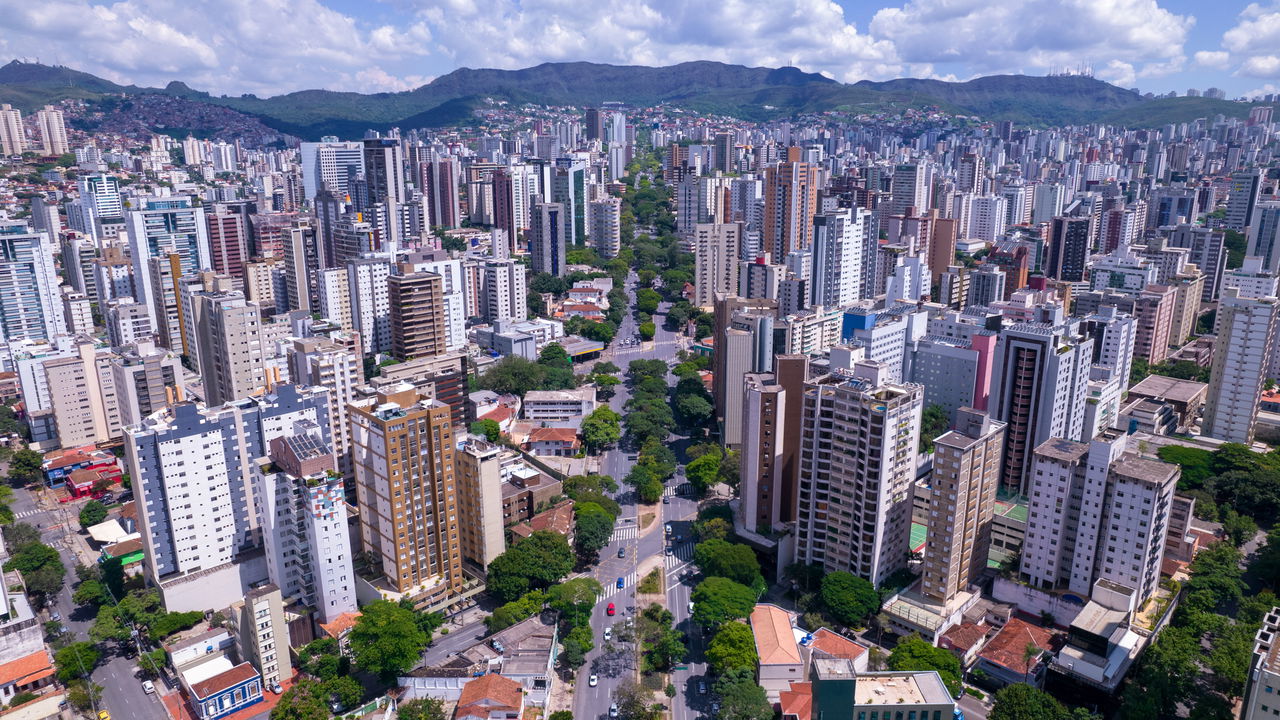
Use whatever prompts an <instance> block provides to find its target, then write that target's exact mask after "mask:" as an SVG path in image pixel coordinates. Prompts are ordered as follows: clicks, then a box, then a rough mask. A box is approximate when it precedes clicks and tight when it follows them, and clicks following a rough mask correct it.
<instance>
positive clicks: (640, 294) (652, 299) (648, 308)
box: [636, 288, 662, 315]
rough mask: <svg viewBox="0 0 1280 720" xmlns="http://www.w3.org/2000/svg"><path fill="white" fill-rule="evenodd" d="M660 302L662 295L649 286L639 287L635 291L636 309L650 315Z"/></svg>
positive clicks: (655, 310)
mask: <svg viewBox="0 0 1280 720" xmlns="http://www.w3.org/2000/svg"><path fill="white" fill-rule="evenodd" d="M661 303H662V296H661V295H659V294H658V293H657V291H655V290H650V289H649V288H641V289H640V290H638V291H637V292H636V310H638V311H640V312H642V313H648V314H650V315H652V314H654V313H655V312H657V311H658V305H659V304H661Z"/></svg>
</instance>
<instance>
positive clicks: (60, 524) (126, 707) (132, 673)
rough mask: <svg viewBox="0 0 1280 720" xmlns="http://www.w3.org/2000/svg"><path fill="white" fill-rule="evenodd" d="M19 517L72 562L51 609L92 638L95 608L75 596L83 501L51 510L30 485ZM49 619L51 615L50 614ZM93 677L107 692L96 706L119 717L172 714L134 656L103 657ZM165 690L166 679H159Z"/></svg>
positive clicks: (76, 634)
mask: <svg viewBox="0 0 1280 720" xmlns="http://www.w3.org/2000/svg"><path fill="white" fill-rule="evenodd" d="M11 507H12V509H13V512H14V515H15V516H17V517H18V522H21V523H27V524H30V525H35V526H38V527H39V528H40V535H41V538H42V539H43V541H44V542H45V544H47V545H50V546H52V547H54V548H56V549H57V550H58V553H59V554H60V555H61V556H62V564H63V565H65V566H66V567H67V575H66V584H65V585H64V586H63V588H62V591H61V592H59V593H58V596H57V600H56V602H55V603H54V606H53V607H51V608H49V610H48V612H57V613H59V614H60V615H61V616H62V624H63V625H64V626H65V627H66V628H67V633H68V634H69V635H70V637H71V640H72V641H80V640H86V641H87V640H89V628H90V627H92V626H93V620H94V615H93V612H92V611H91V610H88V609H86V610H78V609H77V607H76V605H75V603H74V602H72V600H71V593H72V589H71V588H72V585H73V584H74V583H75V582H76V565H80V564H84V561H83V560H81V559H80V558H79V557H77V556H76V552H75V545H73V544H72V539H71V537H70V535H71V534H74V533H77V532H79V529H80V523H79V519H78V518H77V514H78V513H79V505H77V504H74V503H69V504H67V505H62V506H59V507H58V508H57V509H55V510H46V509H43V508H41V507H39V505H38V504H37V503H36V498H35V495H34V494H33V493H32V492H31V491H29V490H26V489H25V488H22V489H17V490H15V491H14V493H13V503H12V505H11ZM46 619H47V618H46ZM92 677H93V682H94V683H96V684H98V685H101V686H102V696H101V700H100V702H99V704H98V707H97V708H96V709H97V710H102V709H106V710H109V711H110V712H111V716H112V717H115V718H139V720H149V719H150V718H156V719H157V720H159V719H162V718H167V717H168V715H167V714H166V713H165V710H164V706H163V705H161V703H160V696H159V694H155V695H148V694H147V693H145V692H143V691H142V679H141V678H140V677H139V676H138V666H137V663H136V662H135V660H134V659H132V658H125V657H120V656H118V655H107V656H104V659H103V662H102V663H101V664H100V665H99V666H98V668H97V669H96V670H94V671H93V675H92ZM156 685H157V688H158V689H163V686H162V683H159V682H157V683H156Z"/></svg>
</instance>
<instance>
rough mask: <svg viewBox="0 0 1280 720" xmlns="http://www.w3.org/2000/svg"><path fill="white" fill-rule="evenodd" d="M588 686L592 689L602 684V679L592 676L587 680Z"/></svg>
mask: <svg viewBox="0 0 1280 720" xmlns="http://www.w3.org/2000/svg"><path fill="white" fill-rule="evenodd" d="M587 684H588V685H590V686H591V687H595V686H597V685H599V684H600V678H598V677H596V676H595V675H592V676H591V677H589V678H587Z"/></svg>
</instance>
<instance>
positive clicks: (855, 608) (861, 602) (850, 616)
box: [821, 570, 880, 627]
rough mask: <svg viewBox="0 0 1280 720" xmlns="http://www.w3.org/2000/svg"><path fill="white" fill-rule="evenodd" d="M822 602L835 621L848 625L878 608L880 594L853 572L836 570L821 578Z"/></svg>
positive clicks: (855, 623)
mask: <svg viewBox="0 0 1280 720" xmlns="http://www.w3.org/2000/svg"><path fill="white" fill-rule="evenodd" d="M821 596H822V604H823V605H824V606H826V608H827V611H828V612H830V613H831V616H832V617H833V618H835V619H836V621H837V622H839V623H841V624H843V625H846V626H848V627H854V626H857V625H859V624H861V623H862V622H863V621H864V620H866V618H867V617H869V616H871V615H874V614H875V613H876V612H878V611H879V610H880V594H879V593H877V592H876V589H875V587H874V586H872V584H871V583H869V582H867V581H866V580H864V579H862V578H860V577H858V576H856V575H854V574H853V573H848V572H844V571H843V570H837V571H836V572H833V573H828V574H827V575H826V576H824V577H823V578H822V591H821Z"/></svg>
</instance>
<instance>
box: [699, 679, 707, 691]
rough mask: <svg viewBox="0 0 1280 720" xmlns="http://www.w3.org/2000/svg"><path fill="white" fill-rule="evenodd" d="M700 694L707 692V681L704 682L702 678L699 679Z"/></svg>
mask: <svg viewBox="0 0 1280 720" xmlns="http://www.w3.org/2000/svg"><path fill="white" fill-rule="evenodd" d="M698 694H699V695H706V694H707V684H706V683H705V682H702V681H701V680H699V681H698Z"/></svg>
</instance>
